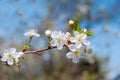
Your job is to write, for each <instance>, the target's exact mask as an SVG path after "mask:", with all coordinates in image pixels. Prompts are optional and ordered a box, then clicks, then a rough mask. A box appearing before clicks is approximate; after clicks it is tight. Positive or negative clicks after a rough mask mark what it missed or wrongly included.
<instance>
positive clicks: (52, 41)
mask: <svg viewBox="0 0 120 80" xmlns="http://www.w3.org/2000/svg"><path fill="white" fill-rule="evenodd" d="M76 23H77V22H76ZM76 23H75V22H74V21H72V20H70V21H69V25H70V26H74V24H76ZM88 33H89V34H91V32H87V30H86V29H80V27H79V26H76V25H75V27H74V28H73V33H72V34H71V33H69V32H66V33H65V32H63V31H51V30H46V31H45V35H46V36H47V37H48V39H49V45H48V48H47V49H46V48H45V49H43V50H41V51H45V50H48V49H49V47H51V48H50V49H52V47H53V48H57V50H61V49H63V47H64V46H66V47H67V48H69V52H68V53H67V54H66V57H67V58H69V59H72V61H73V62H74V63H78V62H79V59H80V58H82V57H83V56H86V55H87V54H89V53H91V52H92V48H91V46H90V41H88ZM24 36H28V37H29V41H28V42H27V43H26V44H24V46H23V49H22V51H20V52H17V51H16V48H11V49H10V50H4V52H3V55H2V56H1V61H3V62H6V63H7V64H8V65H13V64H18V63H19V61H20V58H21V57H22V56H23V55H24V54H25V52H26V51H27V50H28V49H29V48H30V46H31V41H32V39H33V37H39V36H40V34H39V33H37V32H36V30H34V29H29V30H28V31H27V32H25V33H24ZM28 52H30V51H28ZM32 52H35V51H32ZM38 52H39V51H38ZM36 53H37V52H36Z"/></svg>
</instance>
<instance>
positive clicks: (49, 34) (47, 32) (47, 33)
mask: <svg viewBox="0 0 120 80" xmlns="http://www.w3.org/2000/svg"><path fill="white" fill-rule="evenodd" d="M51 33H52V31H50V30H46V31H45V35H46V36H47V37H49V38H50V37H51Z"/></svg>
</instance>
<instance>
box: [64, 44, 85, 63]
mask: <svg viewBox="0 0 120 80" xmlns="http://www.w3.org/2000/svg"><path fill="white" fill-rule="evenodd" d="M69 49H70V52H68V53H67V54H66V57H67V58H69V59H72V61H73V62H74V63H78V62H79V59H80V57H81V54H83V50H82V48H78V47H77V45H76V44H71V45H69Z"/></svg>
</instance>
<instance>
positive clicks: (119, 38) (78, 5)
mask: <svg viewBox="0 0 120 80" xmlns="http://www.w3.org/2000/svg"><path fill="white" fill-rule="evenodd" d="M74 17H76V18H78V19H79V23H80V25H81V27H82V28H87V29H88V30H92V31H94V32H95V35H94V36H91V37H90V38H89V39H90V41H91V46H92V47H93V53H92V54H91V55H90V56H88V57H87V58H85V59H81V60H80V62H79V63H78V64H75V63H73V62H72V61H71V60H70V59H67V58H66V57H65V54H66V53H67V52H68V49H66V48H64V49H63V50H61V51H57V50H56V49H53V50H50V51H45V52H44V54H43V55H40V56H38V55H33V54H31V55H25V56H24V57H25V59H24V60H23V61H22V62H21V64H22V65H21V67H20V68H21V71H20V72H18V71H17V69H16V67H15V66H6V65H3V64H2V63H0V78H1V80H120V68H119V67H120V59H119V57H120V54H119V53H120V47H119V45H120V27H119V25H120V0H0V53H1V54H2V53H3V50H5V49H9V48H11V47H16V48H17V49H18V51H20V50H21V49H22V47H23V45H24V44H25V42H26V41H27V40H28V38H26V37H24V35H23V33H24V32H25V31H26V30H27V29H28V28H35V29H37V31H38V32H39V33H40V34H41V37H40V38H34V39H33V41H32V47H31V48H30V50H36V49H41V48H44V47H46V46H47V42H48V40H47V38H46V37H45V34H44V32H45V30H47V29H50V30H62V31H65V32H66V31H69V32H71V29H70V28H69V26H68V21H69V20H70V19H73V18H74Z"/></svg>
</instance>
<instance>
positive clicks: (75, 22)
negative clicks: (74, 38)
mask: <svg viewBox="0 0 120 80" xmlns="http://www.w3.org/2000/svg"><path fill="white" fill-rule="evenodd" d="M73 30H75V31H78V32H80V31H81V27H80V25H79V23H78V19H77V18H74V25H73Z"/></svg>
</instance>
